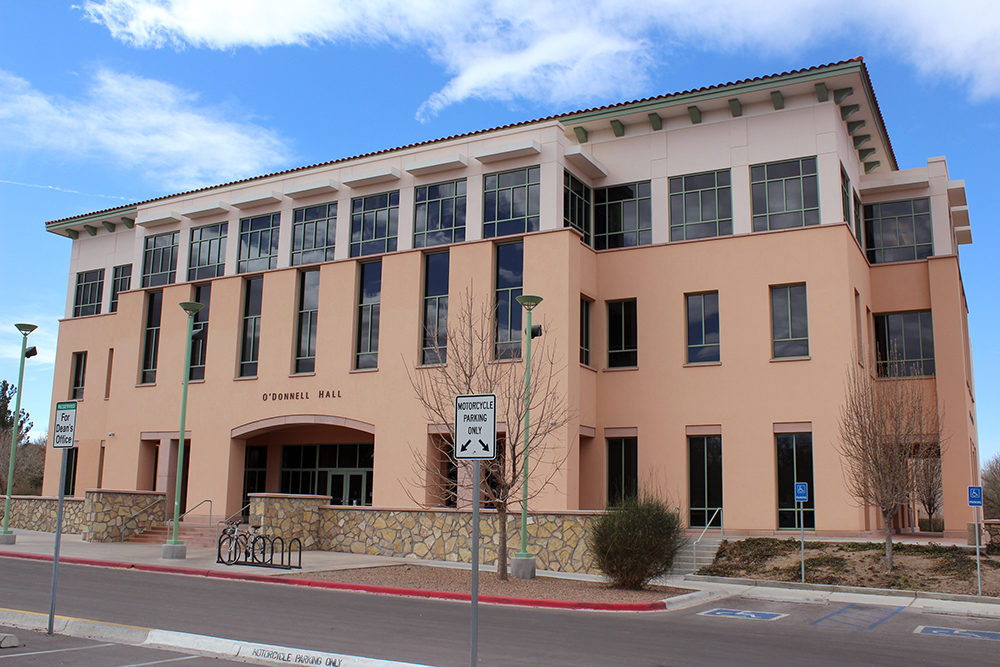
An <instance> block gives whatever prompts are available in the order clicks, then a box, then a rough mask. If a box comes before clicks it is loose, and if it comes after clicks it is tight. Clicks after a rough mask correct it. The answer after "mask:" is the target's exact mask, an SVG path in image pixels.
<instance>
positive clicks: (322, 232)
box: [292, 202, 337, 266]
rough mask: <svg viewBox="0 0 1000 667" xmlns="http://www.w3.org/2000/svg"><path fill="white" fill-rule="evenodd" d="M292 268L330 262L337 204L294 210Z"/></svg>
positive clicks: (335, 234)
mask: <svg viewBox="0 0 1000 667" xmlns="http://www.w3.org/2000/svg"><path fill="white" fill-rule="evenodd" d="M292 219H293V223H292V266H299V265H302V264H312V263H313V262H332V261H333V251H334V247H335V245H336V237H337V202H333V203H330V204H320V205H319V206H310V207H309V208H299V209H295V213H294V214H293V218H292Z"/></svg>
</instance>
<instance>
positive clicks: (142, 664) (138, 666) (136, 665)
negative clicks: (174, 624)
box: [119, 655, 204, 667]
mask: <svg viewBox="0 0 1000 667" xmlns="http://www.w3.org/2000/svg"><path fill="white" fill-rule="evenodd" d="M203 657H204V656H201V655H185V656H182V657H180V658H169V659H167V660H154V661H153V662H136V663H133V664H131V665H119V667H146V666H147V665H163V664H166V663H168V662H180V661H181V660H194V659H195V658H203Z"/></svg>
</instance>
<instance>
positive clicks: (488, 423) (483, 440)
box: [455, 394, 497, 667]
mask: <svg viewBox="0 0 1000 667" xmlns="http://www.w3.org/2000/svg"><path fill="white" fill-rule="evenodd" d="M496 405H497V397H496V395H495V394H476V395H471V396H456V397H455V460H456V461H471V462H472V595H471V597H472V620H471V626H472V627H471V634H472V637H471V642H470V643H471V652H472V667H476V664H477V663H478V662H479V493H480V488H479V484H480V482H479V468H480V462H481V461H492V460H493V459H495V458H496V457H497V448H496V440H497V411H496Z"/></svg>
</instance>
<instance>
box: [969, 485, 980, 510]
mask: <svg viewBox="0 0 1000 667" xmlns="http://www.w3.org/2000/svg"><path fill="white" fill-rule="evenodd" d="M982 506H983V487H981V486H970V487H969V507H982Z"/></svg>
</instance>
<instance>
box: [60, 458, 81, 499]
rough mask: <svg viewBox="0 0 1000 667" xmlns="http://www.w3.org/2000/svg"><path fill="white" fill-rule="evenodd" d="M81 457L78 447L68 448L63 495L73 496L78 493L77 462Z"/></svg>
mask: <svg viewBox="0 0 1000 667" xmlns="http://www.w3.org/2000/svg"><path fill="white" fill-rule="evenodd" d="M79 458H80V449H79V448H78V447H71V448H70V449H67V450H66V484H65V485H64V486H63V495H66V496H72V495H73V494H74V493H76V462H77V460H78V459H79Z"/></svg>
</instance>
